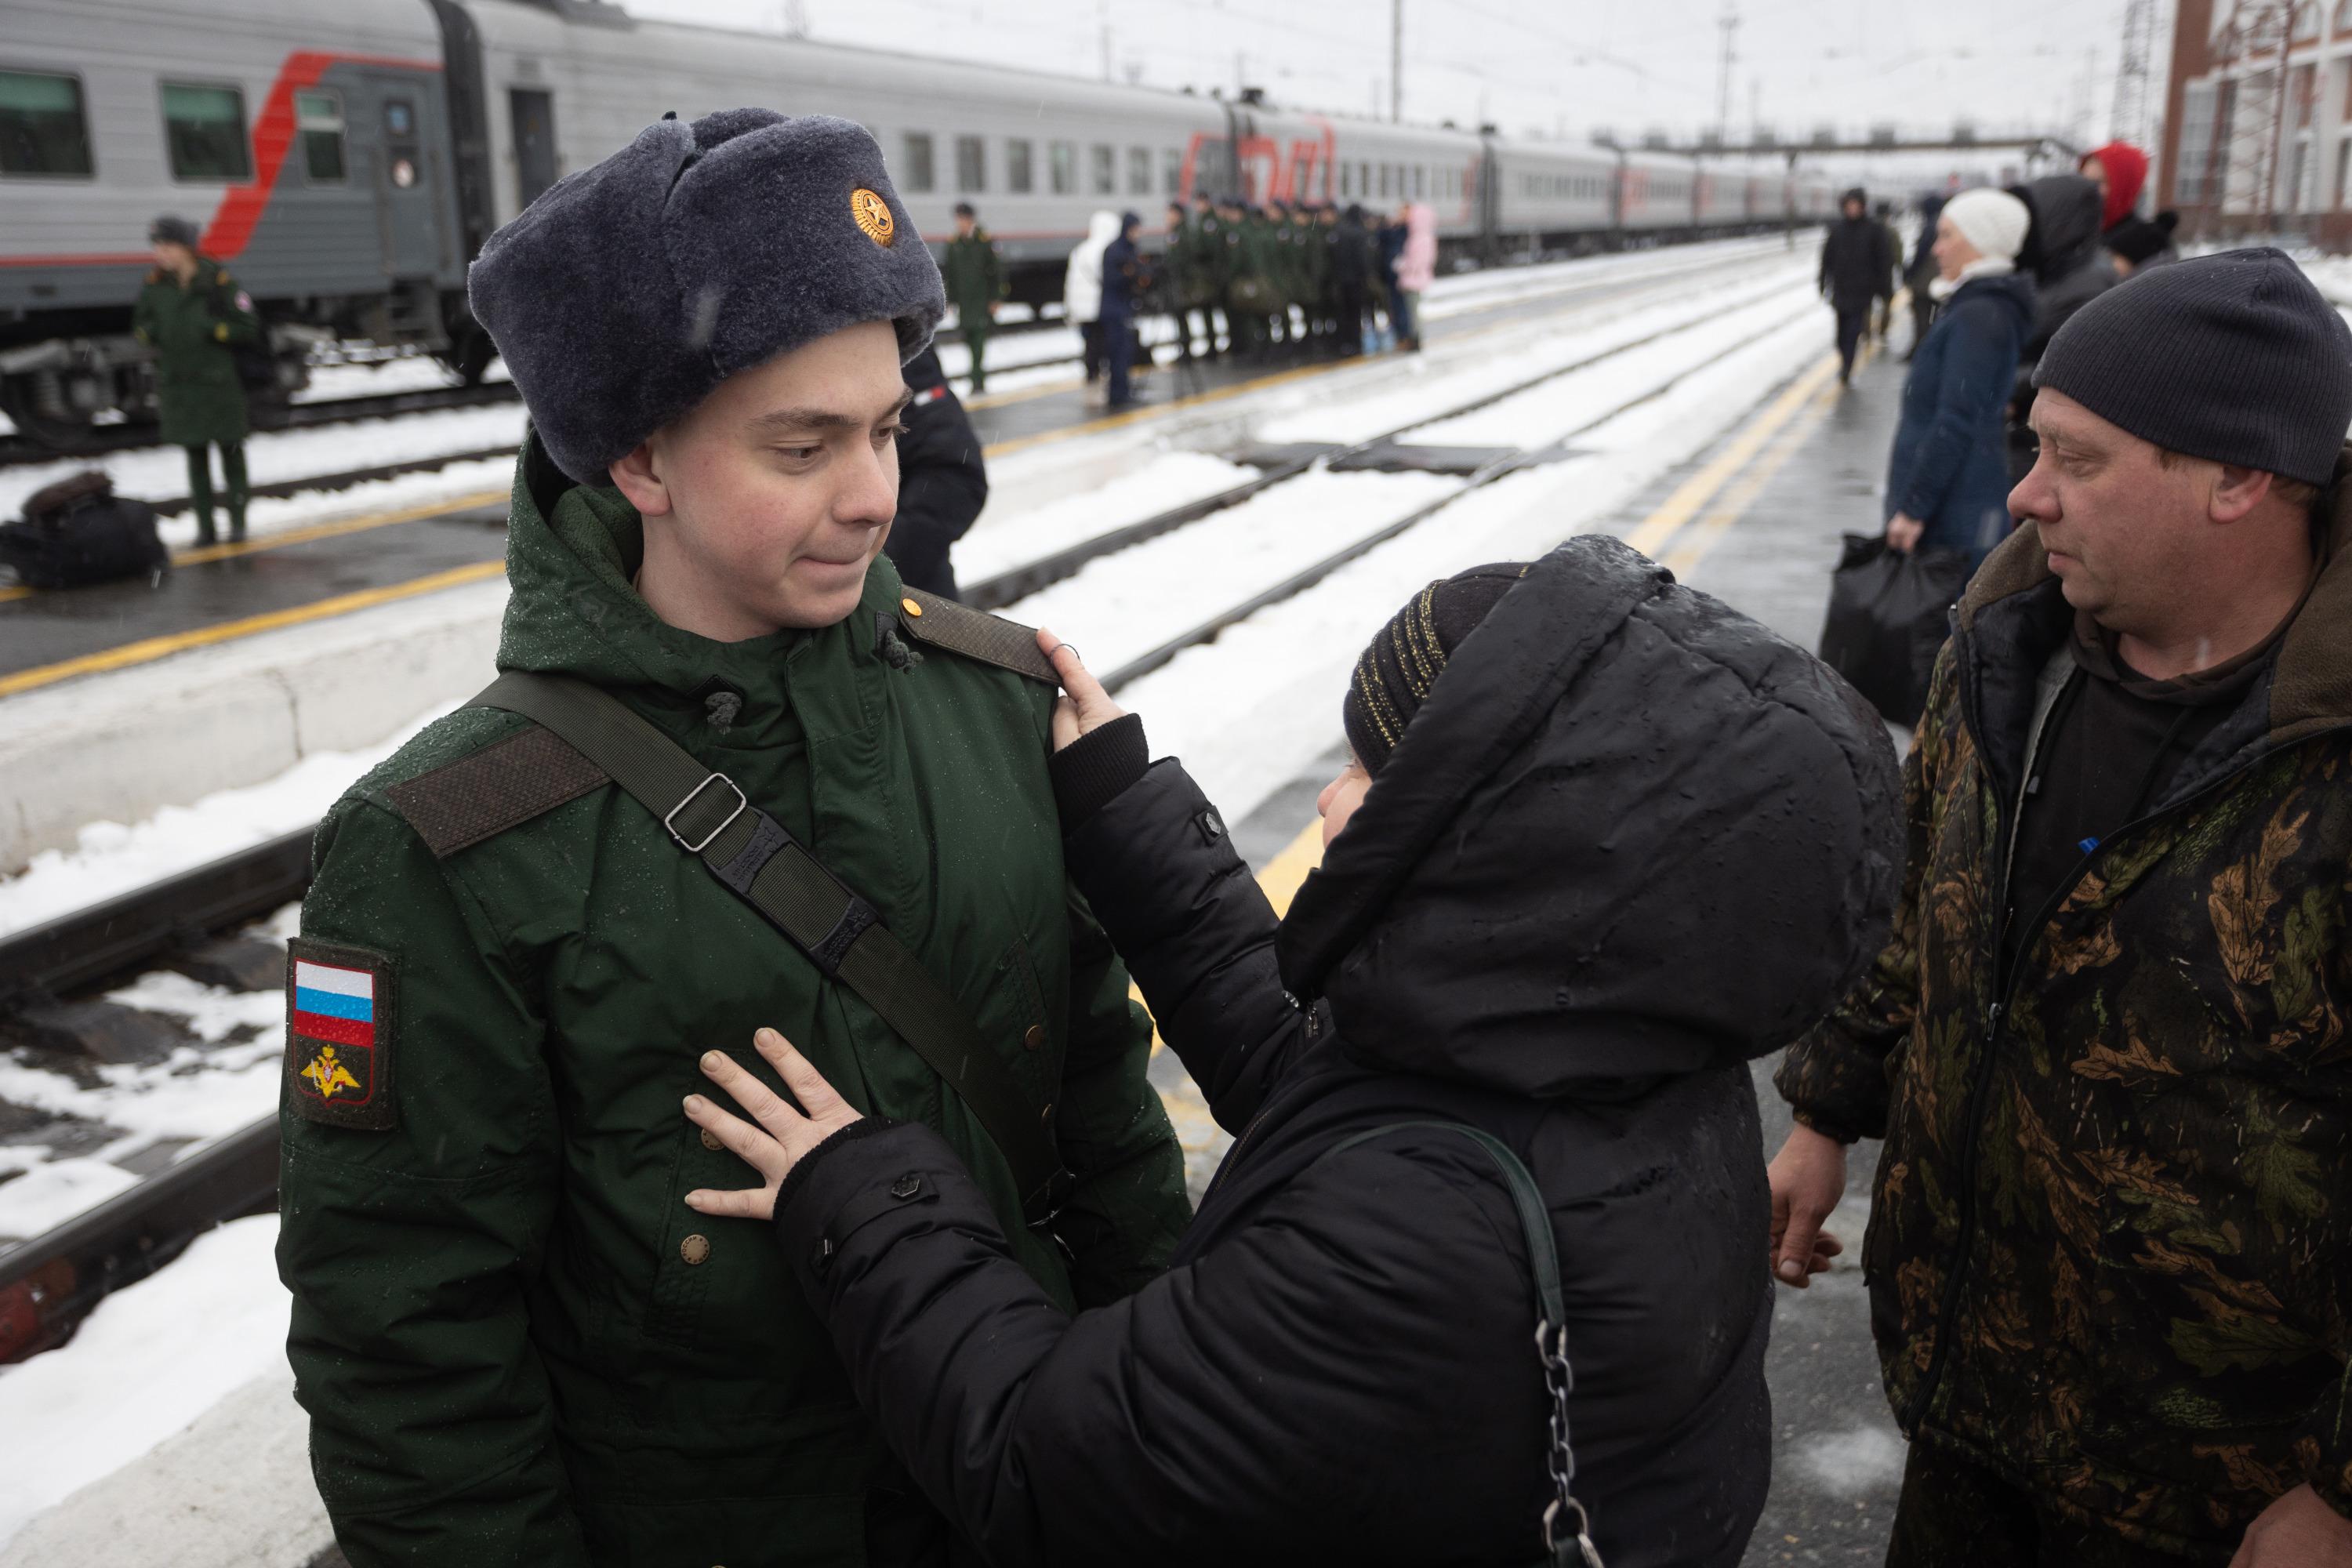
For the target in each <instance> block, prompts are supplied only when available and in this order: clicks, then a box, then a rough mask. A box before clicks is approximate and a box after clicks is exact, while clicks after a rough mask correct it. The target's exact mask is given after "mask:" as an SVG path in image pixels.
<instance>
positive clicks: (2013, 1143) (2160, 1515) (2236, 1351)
mask: <svg viewBox="0 0 2352 1568" xmlns="http://www.w3.org/2000/svg"><path fill="white" fill-rule="evenodd" d="M2337 473H2338V480H2339V484H2338V491H2339V494H2340V493H2341V492H2342V490H2343V489H2344V488H2345V487H2344V484H2343V480H2344V479H2345V478H2346V476H2347V468H2346V467H2345V465H2344V464H2342V463H2339V466H2338V470H2337ZM2328 533H2329V538H2328V564H2327V565H2326V568H2325V569H2324V570H2323V571H2322V572H2321V574H2320V575H2319V579H2318V582H2317V584H2316V585H2315V587H2314V588H2313V590H2312V593H2311V595H2310V597H2309V599H2308V600H2306V601H2305V605H2304V608H2303V609H2302V611H2301V612H2300V613H2299V614H2298V616H2297V617H2296V619H2295V621H2294V624H2293V626H2291V627H2290V628H2289V629H2288V630H2287V632H2286V634H2285V636H2284V638H2283V639H2282V641H2281V643H2280V645H2279V647H2278V651H2277V654H2276V656H2275V662H2274V664H2273V667H2272V668H2271V669H2270V670H2269V671H2268V672H2267V673H2266V674H2265V675H2264V676H2263V678H2262V679H2259V680H2257V681H2256V682H2255V683H2254V685H2253V687H2252V689H2251V690H2250V691H2249V693H2248V694H2247V696H2246V697H2245V698H2244V699H2243V700H2242V701H2241V703H2240V704H2239V706H2238V707H2237V708H2236V709H2235V710H2232V711H2231V714H2230V716H2229V717H2228V718H2226V719H2224V720H2223V721H2221V725H2220V727H2219V728H2218V729H2217V730H2216V731H2214V732H2213V733H2212V734H2211V735H2210V737H2209V738H2208V739H2207V740H2205V741H2204V742H2201V743H2200V745H2199V747H2198V748H2197V750H2196V751H2195V752H2192V753H2191V754H2190V755H2189V757H2188V758H2187V759H2186V760H2185V761H2184V763H2182V766H2181V768H2180V771H2179V774H2178V775H2177V778H2176V781H2175V782H2174V784H2172V785H2171V786H2170V787H2169V788H2168V790H2167V791H2166V792H2165V795H2164V797H2163V798H2162V799H2161V800H2159V801H2158V803H2157V805H2155V806H2154V807H2153V808H2152V809H2151V810H2150V811H2149V812H2148V813H2147V815H2146V816H2143V817H2142V818H2141V819H2140V821H2139V822H2138V823H2137V824H2135V825H2133V826H2129V827H2127V828H2126V829H2124V830H2122V831H2119V832H2117V833H2116V834H2114V835H2111V836H2110V837H2109V838H2108V839H2107V841H2106V842H2105V844H2103V845H2101V846H2099V847H2097V848H2095V850H2094V851H2093V852H2092V853H2091V854H2090V855H2088V856H2087V857H2085V858H2084V862H2083V864H2082V866H2081V867H2080V868H2079V869H2078V872H2077V875H2076V879H2075V880H2074V882H2073V884H2072V885H2071V887H2068V888H2066V889H2064V890H2063V891H2062V892H2061V893H2060V894H2059V895H2058V896H2057V897H2056V898H2055V899H2054V900H2053V908H2051V909H2049V910H2045V911H2042V914H2043V915H2044V916H2045V917H2046V918H2044V919H2043V921H2042V924H2041V925H2040V927H2039V929H2038V930H2036V931H2033V932H2032V933H2031V934H2030V935H2028V936H2027V937H2026V939H2025V941H2024V942H2023V943H2022V945H2021V950H2020V953H2019V957H2018V960H2017V963H2016V966H2015V967H2016V973H2014V974H2013V975H2012V976H2011V983H2010V984H2009V985H2008V987H2007V988H2006V994H1997V993H1996V989H1995V978H1994V975H1993V974H1992V973H1991V965H1990V959H1989V957H1988V956H1987V955H1989V954H1992V953H1995V952H2000V951H2001V942H2002V932H2001V931H2000V910H2001V909H2002V906H2003V903H2004V901H2005V900H2004V897H2003V889H2002V888H2001V886H2000V878H2001V866H2002V861H2003V858H2004V854H2005V851H2006V836H2007V831H2008V824H2009V822H2010V820H2011V816H2012V814H2013V812H2014V809H2015V805H2016V802H2017V799H2018V789H2019V787H2020V782H2021V778H2022V776H2023V773H2024V769H2025V763H2026V760H2027V743H2028V731H2029V729H2030V728H2031V725H2032V718H2033V711H2034V704H2033V698H2034V690H2035V685H2036V678H2037V676H2038V675H2039V673H2040V671H2041V669H2042V666H2043V665H2044V664H2045V663H2046V662H2047V660H2048V659H2049V658H2050V657H2051V655H2052V654H2053V652H2055V651H2056V649H2057V648H2058V647H2060V645H2061V642H2062V641H2063V638H2064V637H2065V636H2066V628H2067V626H2069V624H2070V620H2071V612H2070V611H2069V610H2068V609H2067V607H2066V605H2065V603H2064V600H2063V596H2062V595H2060V593H2059V586H2058V584H2057V582H2056V580H2055V579H2054V578H2053V576H2052V575H2051V574H2050V572H2049V568H2048V564H2047V562H2046V559H2045V557H2044V553H2043V552H2042V548H2041V545H2040V542H2039V538H2038V535H2037V532H2036V531H2035V529H2034V528H2033V527H2032V525H2031V524H2028V525H2026V526H2024V527H2021V529H2020V530H2019V531H2017V532H2016V533H2015V534H2013V535H2012V536H2011V538H2010V539H2009V541H2008V542H2005V543H2004V544H2003V545H2002V546H2001V547H2000V550H1999V551H1997V552H1995V553H1994V554H1993V556H1992V557H1991V558H1990V560H1989V561H1988V562H1987V563H1986V565H1985V567H1984V569H1983V571H1981V572H1980V573H1979V574H1978V576H1977V579H1976V581H1975V582H1974V583H1973V584H1970V586H1969V592H1968V595H1967V596H1966V597H1965V598H1964V599H1963V601H1962V603H1961V605H1960V610H1959V614H1958V618H1957V623H1956V626H1955V633H1954V636H1953V638H1952V640H1951V641H1950V642H1949V643H1948V645H1947V646H1946V647H1945V649H1944V652H1943V656H1942V658H1941V659H1940V661H1939V663H1938V665H1937V671H1936V675H1935V679H1934V682H1933V685H1932V688H1931V690H1930V693H1929V697H1928V702H1927V712H1926V715H1925V716H1924V717H1923V718H1922V720H1921V721H1920V725H1919V730H1918V734H1917V739H1916V744H1915V747H1914V749H1913V751H1912V752H1911V755H1910V756H1909V758H1908V759H1907V760H1906V764H1905V777H1906V810H1907V813H1908V816H1909V823H1908V826H1909V853H1910V863H1909V866H1908V868H1907V869H1906V893H1905V897H1904V900H1903V902H1902V904H1901V905H1900V906H1899V907H1898V913H1897V917H1896V926H1895V934H1894V936H1893V938H1892V940H1891V941H1890V942H1889V944H1888V946H1887V948H1886V950H1885V952H1884V953H1883V954H1881V956H1880V958H1879V959H1878V961H1877V963H1876V964H1875V966H1874V969H1873V971H1872V972H1871V973H1870V975H1869V976H1868V977H1866V979H1865V980H1864V984H1863V985H1862V986H1861V987H1860V988H1859V989H1858V991H1857V993H1856V994H1854V995H1853V996H1852V997H1850V998H1849V999H1848V1000H1847V1002H1846V1003H1845V1004H1844V1005H1842V1006H1841V1007H1840V1008H1839V1009H1838V1010H1837V1011H1836V1012H1835V1013H1833V1014H1832V1016H1831V1017H1830V1019H1829V1020H1827V1021H1826V1022H1825V1023H1824V1024H1823V1025H1822V1026H1820V1027H1819V1028H1818V1029H1816V1030H1815V1031H1814V1032H1813V1033H1812V1034H1811V1035H1809V1036H1808V1037H1806V1038H1804V1039H1803V1040H1801V1041H1800V1042H1799V1043H1798V1044H1797V1045H1795V1046H1793V1047H1790V1050H1789V1053H1788V1055H1787V1057H1786V1058H1785V1060H1784V1061H1783V1062H1782V1064H1781V1067H1780V1074H1779V1078H1778V1082H1779V1085H1780V1091H1781V1093H1782V1094H1783V1095H1784V1096H1785V1097H1786V1098H1787V1099H1788V1100H1789V1101H1790V1105H1791V1106H1792V1107H1793V1108H1794V1110H1795V1111H1796V1114H1797V1116H1798V1118H1799V1119H1800V1120H1801V1121H1805V1122H1806V1123H1807V1124H1808V1125H1811V1126H1812V1127H1814V1128H1816V1129H1818V1130H1819V1131H1823V1132H1827V1133H1829V1134H1830V1135H1832V1136H1833V1137H1838V1138H1842V1139H1845V1140H1848V1141H1851V1140H1853V1139H1854V1138H1857V1137H1864V1136H1883V1137H1884V1138H1885V1140H1886V1142H1885V1149H1884V1151H1883V1152H1882V1155H1881V1160H1880V1165H1879V1171H1878V1181H1877V1185H1876V1192H1875V1195H1874V1202H1873V1205H1872V1209H1871V1220H1870V1230H1869V1234H1868V1237H1867V1240H1866V1243H1865V1246H1864V1253H1863V1268H1864V1272H1865V1274H1866V1276H1867V1278H1868V1280H1869V1286H1870V1297H1871V1315H1872V1324H1873V1329H1874V1333H1875V1335H1876V1338H1877V1342H1878V1346H1879V1352H1880V1358H1881V1362H1882V1365H1883V1370H1884V1372H1885V1382H1886V1389H1887V1394H1888V1397H1889V1399H1890V1400H1891V1401H1892V1403H1893V1405H1894V1408H1895V1416H1896V1419H1897V1421H1898V1422H1899V1423H1900V1424H1901V1426H1903V1428H1904V1430H1905V1432H1906V1435H1908V1436H1913V1437H1914V1438H1917V1437H1918V1436H1920V1435H1921V1434H1922V1433H1923V1432H1925V1433H1926V1434H1927V1436H1929V1437H1930V1438H1932V1439H1934V1440H1937V1441H1938V1442H1940V1443H1942V1444H1944V1445H1946V1446H1948V1447H1953V1448H1955V1449H1957V1450H1958V1451H1959V1452H1961V1453H1963V1454H1965V1455H1967V1456H1968V1457H1969V1458H1973V1459H1975V1460H1977V1461H1979V1462H1981V1463H1983V1464H1985V1465H1987V1466H1989V1467H1990V1468H1993V1469H1994V1470H1995V1471H1997V1472H1998V1473H1999V1474H2000V1475H2001V1476H2003V1477H2005V1478H2007V1479H2011V1480H2012V1481H2014V1482H2015V1483H2017V1484H2018V1485H2020V1486H2021V1487H2022V1488H2024V1489H2027V1490H2028V1491H2029V1492H2030V1493H2031V1494H2032V1495H2033V1496H2034V1497H2036V1498H2037V1499H2041V1500H2047V1501H2050V1502H2052V1503H2053V1504H2055V1505H2057V1506H2058V1507H2059V1508H2061V1509H2063V1510H2069V1511H2072V1512H2074V1513H2075V1514H2079V1515H2080V1516H2082V1517H2084V1518H2087V1519H2091V1520H2095V1521H2100V1522H2102V1523H2103V1524H2105V1525H2106V1526H2107V1527H2109V1528H2111V1529H2113V1530H2114V1531H2116V1532H2118V1533H2120V1534H2121V1535H2122V1536H2123V1537H2124V1538H2125V1539H2126V1540H2127V1541H2133V1542H2142V1543H2145V1544H2146V1545H2147V1546H2150V1547H2153V1548H2156V1549H2158V1550H2163V1551H2168V1552H2181V1553H2184V1554H2188V1555H2192V1556H2205V1555H2209V1554H2218V1559H2219V1560H2226V1559H2227V1557H2228V1555H2229V1552H2228V1548H2229V1547H2230V1546H2231V1545H2232V1544H2234V1543H2235V1542H2236V1541H2237V1540H2238V1538H2239V1536H2240V1534H2241V1533H2242V1531H2243V1530H2244V1529H2245V1526H2246V1525H2247V1523H2248V1522H2249V1521H2251V1520H2252V1518H2253V1517H2254V1516H2255V1515H2256V1514H2257V1513H2259V1512H2260V1511H2261V1510H2262V1509H2263V1507H2264V1506H2266V1505H2267V1504H2268V1503H2269V1502H2270V1501H2271V1500H2272V1499H2273V1498H2274V1497H2276V1496H2278V1495H2279V1494H2280V1493H2282V1492H2284V1491H2286V1490H2288V1489H2292V1488H2294V1487H2295V1486H2297V1485H2299V1484H2301V1483H2303V1482H2305V1481H2309V1482H2310V1483H2311V1484H2312V1485H2313V1486H2314V1487H2315V1489H2317V1490H2318V1492H2319V1493H2320V1495H2321V1496H2322V1497H2324V1498H2326V1500H2328V1501H2329V1502H2330V1503H2331V1504H2333V1505H2334V1506H2335V1507H2336V1509H2337V1510H2341V1511H2343V1512H2346V1513H2347V1514H2352V1410H2347V1390H2346V1361H2347V1347H2352V1326H2347V1304H2352V1290H2347V1265H2352V1159H2347V1152H2352V1037H2347V1028H2346V1024H2347V1014H2352V972H2347V959H2346V952H2345V923H2346V915H2347V907H2346V884H2347V869H2348V868H2352V561H2347V544H2352V507H2347V506H2346V505H2344V504H2343V503H2340V502H2339V505H2338V509H2337V511H2336V515H2335V517H2334V518H2333V519H2332V521H2331V526H2330V528H2329V531H2328ZM2034 913H2035V911H2025V910H2021V911H2019V916H2020V918H2024V919H2032V918H2033V916H2034Z"/></svg>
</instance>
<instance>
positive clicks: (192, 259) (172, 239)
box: [131, 217, 263, 544]
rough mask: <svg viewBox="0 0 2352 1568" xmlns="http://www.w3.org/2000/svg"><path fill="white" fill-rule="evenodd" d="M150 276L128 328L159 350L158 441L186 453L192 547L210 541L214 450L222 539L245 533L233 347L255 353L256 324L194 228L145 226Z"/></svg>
mask: <svg viewBox="0 0 2352 1568" xmlns="http://www.w3.org/2000/svg"><path fill="white" fill-rule="evenodd" d="M147 240H148V244H149V245H150V246H151V247H152V250H153V253H154V257H155V268H154V270H152V271H151V272H150V273H148V274H147V281H146V282H145V284H143V285H142V287H141V289H140V290H139V300H138V303H137V304H136V305H135V306H134V307H133V308H132V310H131V331H132V332H133V333H134V334H135V335H136V336H137V337H138V339H139V341H140V342H142V343H145V344H146V345H147V346H148V347H149V348H152V349H153V350H154V351H155V403H156V412H157V414H158V415H159V416H160V419H161V424H162V426H163V428H162V432H161V434H162V436H163V439H164V440H165V441H166V442H167V443H169V444H170V445H172V446H174V447H182V448H184V449H185V451H186V452H187V455H188V500H189V503H190V505H191V506H192V507H193V508H194V510H195V514H196V542H197V543H198V544H212V543H215V542H217V541H218V539H219V537H220V536H219V534H218V532H217V531H215V528H214V526H213V475H212V450H211V449H212V448H213V447H219V448H220V455H221V481H222V485H223V488H224V491H225V495H224V499H225V500H226V501H227V503H228V536H229V538H230V539H231V540H232V541H236V540H242V539H243V538H244V537H245V503H246V495H247V485H246V477H245V434H246V410H245V384H244V383H243V382H242V381H240V380H239V379H238V377H237V371H236V350H237V349H240V348H243V349H257V348H259V347H260V346H261V344H262V342H263V339H262V332H261V319H260V318H259V317H258V316H257V315H255V314H254V310H253V300H252V298H251V297H250V296H249V295H247V293H246V292H245V290H244V289H240V288H238V287H237V286H236V280H235V279H232V278H231V277H230V276H229V273H228V268H226V267H223V266H222V265H221V264H220V263H219V262H217V261H215V260H214V259H213V258H211V257H209V256H205V255H202V254H199V253H198V251H197V249H196V226H195V225H194V224H192V223H190V222H188V221H187V220H186V219H185V218H178V217H159V218H157V219H156V220H155V221H154V223H153V224H152V225H151V226H149V228H148V230H147Z"/></svg>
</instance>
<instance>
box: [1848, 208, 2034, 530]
mask: <svg viewBox="0 0 2352 1568" xmlns="http://www.w3.org/2000/svg"><path fill="white" fill-rule="evenodd" d="M2030 221H2031V220H2030V215H2029V214H2028V213H2027V212H2026V209H2025V204H2024V203H2023V202H2021V201H2019V200H2018V199H2017V198H2016V197H2015V196H2012V195H2009V194H2007V193H2006V192H2003V191H1996V190H1972V191H1962V192H1961V193H1960V194H1959V195H1956V196H1954V197H1953V198H1952V199H1951V200H1950V201H1948V202H1946V203H1945V204H1944V210H1943V212H1942V213H1941V214H1940V215H1938V216H1937V219H1936V244H1935V247H1934V255H1935V258H1936V266H1937V278H1936V279H1935V281H1933V282H1932V283H1930V284H1929V285H1928V289H1929V291H1930V292H1931V293H1932V294H1934V295H1935V297H1936V298H1937V300H1939V301H1940V302H1941V303H1940V305H1939V308H1938V309H1937V315H1936V321H1935V325H1933V326H1932V327H1930V328H1929V329H1928V330H1927V337H1926V338H1925V339H1924V340H1922V341H1921V342H1920V344H1919V346H1918V349H1917V351H1916V353H1915V354H1914V356H1913V358H1912V361H1911V374H1910V377H1909V379H1908V380H1906V382H1905V383H1904V384H1903V417H1902V423H1901V424H1900V425H1899V426H1896V428H1895V448H1894V451H1893V452H1892V453H1891V454H1890V455H1889V457H1888V458H1887V464H1886V500H1885V506H1886V541H1887V542H1888V543H1889V544H1892V545H1893V546H1895V548H1896V549H1897V550H1916V549H1927V550H1947V551H1955V552H1961V553H1964V554H1966V555H1967V556H1968V557H1969V564H1970V566H1971V567H1972V568H1973V567H1974V565H1975V564H1976V563H1978V562H1980V561H1982V560H1983V559H1984V558H1985V556H1986V554H1987V553H1988V552H1990V550H1991V549H1992V547H1993V546H1994V545H1996V544H1998V543H2000V542H2001V540H2002V539H2003V538H2005V537H2007V535H2008V533H2009V530H2010V515H2009V488H2010V487H2009V469H2008V465H2007V462H2006V459H2005V458H2004V457H2003V453H2002V447H2001V411H2002V409H2003V407H2004V406H2005V405H2007V403H2008V401H2009V395H2010V388H2011V382H2012V381H2013V380H2014V379H2015V377H2016V374H2017V357H2018V354H2019V353H2020V351H2021V349H2022V348H2023V346H2024V343H2025V335H2026V333H2027V332H2028V331H2031V330H2032V323H2033V284H2032V279H2028V278H2026V277H2024V276H2022V275H2021V274H2020V273H2019V272H2018V271H2017V253H2018V250H2019V248H2020V247H2021V246H2023V245H2024V243H2025V232H2026V228H2027V226H2028V224H2029V223H2030Z"/></svg>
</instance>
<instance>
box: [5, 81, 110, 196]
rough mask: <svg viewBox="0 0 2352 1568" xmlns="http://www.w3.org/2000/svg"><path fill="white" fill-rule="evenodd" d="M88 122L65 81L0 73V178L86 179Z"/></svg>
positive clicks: (77, 88)
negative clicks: (47, 176)
mask: <svg viewBox="0 0 2352 1568" xmlns="http://www.w3.org/2000/svg"><path fill="white" fill-rule="evenodd" d="M94 172H95V171H94V170H93V169H92V168H91V166H90V161H89V120H88V119H87V118H86V117H85V116H84V115H83V113H82V104H81V83H79V82H78V81H76V80H75V79H73V78H71V77H69V76H50V75H48V74H47V73H45V72H35V71H0V174H64V175H76V174H91V173H94Z"/></svg>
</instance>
